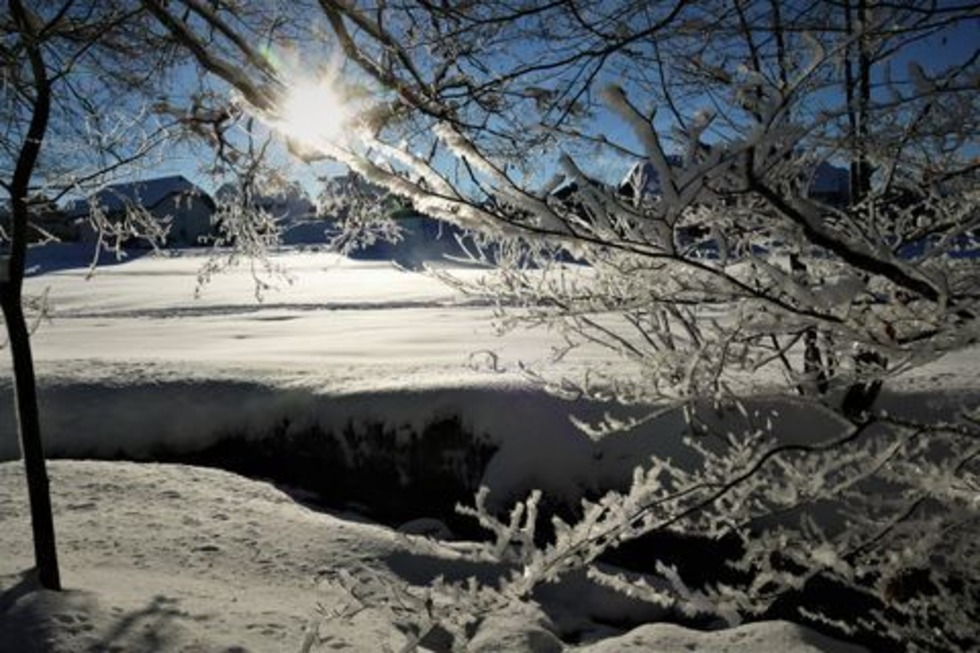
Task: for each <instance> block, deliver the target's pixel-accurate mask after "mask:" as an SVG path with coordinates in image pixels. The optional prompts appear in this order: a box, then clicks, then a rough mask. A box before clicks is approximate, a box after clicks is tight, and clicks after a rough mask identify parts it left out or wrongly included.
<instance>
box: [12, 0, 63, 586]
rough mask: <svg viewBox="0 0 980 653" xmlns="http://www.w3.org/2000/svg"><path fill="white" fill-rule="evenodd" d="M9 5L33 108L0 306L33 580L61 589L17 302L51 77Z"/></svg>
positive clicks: (20, 8)
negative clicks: (30, 534)
mask: <svg viewBox="0 0 980 653" xmlns="http://www.w3.org/2000/svg"><path fill="white" fill-rule="evenodd" d="M8 5H9V7H10V16H11V18H12V19H13V21H14V23H15V25H16V26H17V28H18V30H19V31H20V35H21V41H22V43H23V44H24V50H25V52H26V54H27V58H28V60H29V64H30V68H31V73H32V75H33V81H34V97H33V114H32V115H31V123H30V127H29V128H28V131H27V137H26V138H25V139H24V142H23V144H22V145H21V148H20V153H19V155H18V157H17V164H16V166H15V168H14V174H13V178H12V179H11V181H10V184H9V185H8V186H7V189H8V191H9V193H10V203H11V229H10V255H9V256H8V257H6V260H3V261H2V266H3V267H2V269H0V308H2V310H3V317H4V323H5V324H6V327H7V334H8V337H9V341H10V344H9V346H10V354H11V357H12V359H13V368H14V391H15V396H16V404H17V425H18V430H19V433H20V448H21V455H22V456H23V458H24V472H25V474H26V476H27V491H28V498H29V500H30V505H31V527H32V529H33V533H34V558H35V563H36V566H37V572H38V580H39V581H40V583H41V585H42V586H43V587H46V588H48V589H53V590H60V589H61V574H60V573H59V571H58V555H57V548H56V547H55V538H54V519H53V517H52V515H51V495H50V492H49V488H48V474H47V470H46V468H45V464H44V448H43V446H42V444H41V421H40V411H39V410H38V405H37V385H36V380H35V377H34V360H33V356H32V355H31V341H30V333H29V331H28V329H27V322H26V320H25V319H24V309H23V303H22V298H23V295H22V293H23V286H24V263H25V258H26V256H27V236H28V217H29V213H30V207H29V204H28V201H29V199H28V193H29V191H30V183H31V177H32V176H33V174H34V169H35V166H36V165H37V158H38V155H39V154H40V151H41V144H42V143H43V142H44V136H45V133H46V132H47V128H48V119H49V117H50V114H51V83H50V80H49V79H48V76H47V70H46V68H45V66H44V60H43V57H42V53H41V47H40V44H39V41H38V37H39V34H38V30H37V28H38V21H37V20H36V17H35V16H31V15H29V14H28V11H27V10H26V9H25V8H24V5H23V4H22V2H21V0H10V1H9V3H8Z"/></svg>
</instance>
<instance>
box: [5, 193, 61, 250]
mask: <svg viewBox="0 0 980 653" xmlns="http://www.w3.org/2000/svg"><path fill="white" fill-rule="evenodd" d="M29 210H30V217H29V218H28V220H29V224H30V229H29V230H28V232H27V238H28V242H30V243H38V242H46V241H50V240H52V239H53V240H57V241H62V242H67V241H73V240H78V228H77V227H76V226H75V225H74V224H73V222H72V220H71V218H70V217H69V215H68V214H67V213H65V212H64V211H62V210H61V209H59V208H58V206H57V205H56V204H55V203H54V202H52V201H50V200H47V199H44V198H35V199H33V200H31V201H30V204H29ZM10 227H11V220H10V201H9V200H0V241H2V240H3V239H4V237H7V238H9V237H10Z"/></svg>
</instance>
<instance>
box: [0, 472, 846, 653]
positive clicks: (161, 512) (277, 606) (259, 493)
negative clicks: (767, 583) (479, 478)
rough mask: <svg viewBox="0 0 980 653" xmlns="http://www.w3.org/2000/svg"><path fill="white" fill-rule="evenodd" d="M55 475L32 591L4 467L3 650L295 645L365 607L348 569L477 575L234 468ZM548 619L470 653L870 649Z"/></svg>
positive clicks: (788, 631)
mask: <svg viewBox="0 0 980 653" xmlns="http://www.w3.org/2000/svg"><path fill="white" fill-rule="evenodd" d="M50 473H51V477H52V486H53V487H54V489H55V491H54V509H55V523H56V524H57V527H58V543H59V549H60V553H61V564H62V567H63V580H64V584H65V587H66V588H67V590H66V591H64V592H62V593H57V592H48V591H43V590H39V589H37V587H36V586H35V585H34V583H33V581H32V580H31V579H30V578H28V577H27V576H26V575H25V573H24V572H25V570H27V569H28V568H29V567H30V566H31V564H32V549H31V544H30V539H29V524H28V519H27V506H26V501H25V498H24V495H25V492H24V491H23V474H22V470H21V467H20V465H18V464H14V463H3V464H0V551H3V552H4V555H3V556H0V635H2V636H0V651H2V652H3V653H25V652H31V651H45V652H48V653H77V652H79V651H126V652H128V653H150V652H157V651H197V652H208V653H210V652H212V651H213V652H217V651H240V652H244V651H253V652H264V651H270V652H272V651H276V652H278V651H297V650H299V648H300V645H301V643H302V642H303V640H304V631H305V629H306V628H307V626H308V625H309V624H310V623H311V621H310V620H311V619H312V618H313V617H315V616H318V613H317V611H316V609H315V606H316V605H317V604H319V605H320V606H321V608H322V610H323V612H320V613H319V616H322V615H323V614H324V613H325V614H328V615H329V614H332V613H334V612H340V611H341V610H343V608H344V607H345V606H348V605H350V604H351V603H352V602H355V600H354V599H353V598H352V597H351V596H350V595H349V594H348V593H347V591H346V590H344V589H343V587H342V586H341V584H340V583H339V582H337V579H338V578H339V577H340V576H341V574H342V573H348V574H350V575H351V576H353V577H355V578H358V579H366V580H367V581H368V582H367V584H368V585H370V584H371V583H374V584H375V586H377V587H381V586H382V585H383V584H384V581H385V580H390V581H395V582H405V581H406V580H407V581H408V582H413V583H418V582H420V581H421V582H424V581H426V580H431V579H432V578H433V577H434V576H435V575H436V574H445V575H446V577H447V578H465V577H468V576H471V575H474V574H480V573H481V569H479V568H478V567H476V566H474V564H473V563H467V562H464V561H462V560H461V559H460V556H459V552H458V550H457V549H456V548H455V547H459V546H462V545H452V544H439V543H436V542H434V541H431V540H427V539H424V538H420V537H417V536H407V535H399V534H397V533H394V532H393V531H391V530H389V529H386V528H382V527H379V526H375V525H372V524H367V523H362V522H359V521H358V520H356V519H354V518H347V519H344V518H339V517H334V516H331V515H326V514H322V513H318V512H313V511H311V510H309V509H307V508H304V507H302V506H299V505H297V504H296V503H295V502H293V501H292V500H291V499H290V498H289V497H287V496H286V495H285V494H283V493H282V492H280V491H278V490H276V489H274V488H272V487H271V486H269V485H267V484H265V483H260V482H256V481H250V480H247V479H243V478H241V477H238V476H235V475H233V474H229V473H227V472H222V471H218V470H210V469H201V468H193V467H186V466H180V465H155V464H133V463H124V462H112V463H108V462H83V461H54V462H52V463H51V465H50ZM486 571H488V570H483V572H484V573H486ZM584 598H585V597H581V596H577V597H576V601H577V602H578V603H579V604H581V603H583V602H585V603H587V602H588V601H587V598H586V599H585V600H584V601H583V599H584ZM607 598H608V597H607ZM545 607H547V606H545ZM580 607H582V606H581V605H580ZM547 619H548V617H546V616H544V615H543V614H541V613H539V612H536V611H535V610H532V609H528V610H527V611H515V613H514V614H510V615H498V616H497V617H496V618H494V619H488V620H486V622H485V623H484V624H483V625H482V626H480V629H478V632H477V635H476V637H475V638H474V643H475V644H476V646H474V650H478V651H479V650H482V651H503V650H508V651H519V650H522V649H520V648H515V647H514V646H509V645H508V644H507V642H508V641H510V642H517V641H525V642H532V641H533V642H535V644H534V645H533V646H532V647H531V648H525V649H523V650H527V651H535V652H537V651H561V650H569V651H571V650H576V651H582V652H583V653H588V652H591V653H609V652H612V651H617V652H622V651H652V650H656V651H665V652H668V651H691V650H711V651H727V652H729V653H766V652H772V653H777V652H779V653H782V652H785V651H799V652H808V651H839V652H841V653H847V652H849V651H859V650H860V649H857V648H854V647H851V646H847V645H844V644H840V643H838V642H834V641H832V640H830V639H828V638H825V637H823V636H821V635H817V634H815V633H812V632H810V631H808V630H806V629H804V628H801V627H799V626H795V625H793V624H788V623H785V622H770V623H760V624H751V625H748V626H744V627H741V628H737V629H733V630H728V631H724V632H712V633H699V632H696V631H692V630H687V629H683V628H680V627H677V626H672V625H669V624H657V625H650V626H644V627H641V628H639V629H636V630H634V631H632V632H630V633H627V634H625V635H622V636H617V637H613V638H607V639H605V640H603V641H601V642H597V643H594V644H591V645H583V646H580V647H574V648H563V647H562V645H561V644H560V643H559V641H558V640H557V638H555V637H554V636H553V635H551V634H550V633H549V632H547V631H546V630H545V629H544V628H542V626H541V625H540V623H539V622H541V621H544V622H547ZM317 624H318V632H319V635H320V637H321V639H322V645H323V647H324V648H323V649H318V650H329V649H344V650H351V651H365V652H366V651H383V650H385V649H384V647H385V646H387V647H390V649H391V650H399V649H400V647H401V646H403V645H404V643H405V642H406V641H407V639H406V636H405V635H404V634H402V633H401V632H400V631H399V630H398V629H397V628H396V627H395V626H394V625H392V623H391V620H390V619H389V618H388V615H387V614H386V613H384V612H383V611H381V610H378V609H374V608H367V609H364V610H359V611H357V612H356V614H354V615H353V616H352V617H350V618H349V619H330V618H326V619H317ZM480 642H482V645H481V644H480ZM481 646H482V647H481ZM500 647H503V648H500Z"/></svg>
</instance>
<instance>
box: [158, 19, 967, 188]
mask: <svg viewBox="0 0 980 653" xmlns="http://www.w3.org/2000/svg"><path fill="white" fill-rule="evenodd" d="M957 4H959V3H957ZM978 35H980V16H978V17H975V18H973V19H971V20H964V21H962V22H961V23H960V24H958V25H957V26H955V28H952V29H948V30H945V31H944V32H942V33H941V34H936V35H933V36H931V37H929V38H927V39H925V40H923V41H921V42H920V43H918V44H916V45H914V46H913V47H910V48H908V49H907V51H905V52H903V53H901V54H900V55H899V56H898V57H896V58H895V59H894V61H893V62H892V64H891V68H892V74H893V75H894V76H895V77H897V78H902V77H905V75H906V70H907V68H908V63H909V62H910V61H915V62H917V63H919V64H920V65H921V66H922V67H923V68H924V69H925V70H926V71H927V72H929V73H932V72H936V71H938V70H941V69H943V68H944V67H945V66H947V65H949V63H950V62H954V61H964V60H966V59H967V58H969V57H970V56H971V55H973V54H974V53H975V52H976V51H977V48H980V36H978ZM609 81H615V80H610V79H606V80H605V81H604V82H600V83H608V82H609ZM597 90H598V89H597ZM695 108H697V107H688V109H690V110H693V109H695ZM597 124H598V127H599V129H601V130H602V131H603V132H604V133H605V134H606V135H607V136H608V137H609V138H610V140H612V141H614V142H618V143H621V144H623V145H626V146H628V147H630V148H632V149H634V150H636V149H639V148H638V145H637V142H636V139H635V137H634V135H633V134H632V132H631V131H630V130H629V129H628V127H627V126H626V125H624V124H623V123H622V121H620V120H619V119H618V118H616V117H615V116H614V115H613V114H612V113H611V112H609V111H607V110H605V109H600V111H599V113H598V118H597ZM207 157H208V153H207V152H205V151H192V150H190V149H188V148H186V147H185V148H178V149H177V150H176V151H175V152H173V153H172V154H170V155H168V157H167V159H166V161H165V163H164V165H163V166H162V167H161V168H159V170H158V171H159V174H161V175H164V174H173V173H179V174H183V175H184V176H186V177H188V178H189V179H191V180H193V181H195V182H196V183H198V184H199V185H201V186H202V187H204V188H205V189H206V190H208V191H213V190H214V183H213V182H212V180H210V179H209V178H207V177H206V176H204V175H202V174H201V173H200V171H199V168H200V163H201V162H202V161H206V160H207ZM557 157H558V153H557V152H556V153H555V156H554V157H549V158H551V159H552V160H551V161H547V160H546V161H542V167H543V168H546V169H552V166H554V160H556V159H557ZM271 160H272V161H273V162H278V163H279V164H280V165H282V166H283V167H284V168H286V169H287V170H288V174H289V176H291V177H292V178H295V179H296V180H297V181H299V182H300V183H301V184H303V186H304V187H306V188H307V189H308V190H309V191H310V192H311V193H315V192H316V188H317V187H318V184H317V178H318V177H324V176H333V175H337V174H341V173H343V172H344V168H343V167H342V166H340V165H338V164H330V163H323V162H320V163H316V164H313V165H306V164H303V163H301V162H299V161H296V160H295V159H294V158H293V157H292V156H291V155H290V154H289V153H288V152H286V151H285V148H284V147H281V146H280V147H276V148H274V151H273V154H272V158H271ZM591 163H592V166H591V173H592V174H594V175H596V176H598V177H600V178H602V179H604V180H606V181H612V180H616V179H621V178H622V176H623V175H624V174H625V173H626V171H627V170H628V169H629V167H630V166H631V165H632V161H630V160H628V159H625V158H623V157H620V156H617V155H614V154H612V153H609V154H602V153H599V154H596V155H595V157H594V158H593V159H592V161H591Z"/></svg>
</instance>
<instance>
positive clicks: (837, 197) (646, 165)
mask: <svg viewBox="0 0 980 653" xmlns="http://www.w3.org/2000/svg"><path fill="white" fill-rule="evenodd" d="M667 163H668V165H670V167H672V168H679V167H681V166H682V165H683V161H682V159H681V157H679V156H676V155H668V156H667ZM850 186H851V184H850V172H849V171H848V169H847V168H842V167H840V166H835V165H833V164H832V163H829V162H827V161H821V162H820V163H819V164H817V166H816V167H815V168H814V169H813V176H812V177H811V178H810V179H809V180H808V190H807V197H809V198H810V199H814V200H817V201H819V202H822V203H824V204H828V205H830V206H834V207H842V206H846V205H847V203H848V202H849V201H850V196H851V192H850ZM636 189H640V197H644V198H650V197H659V196H660V175H659V174H658V173H657V170H656V169H655V168H654V167H653V165H652V164H651V163H650V162H649V161H644V162H641V163H637V164H634V165H633V167H632V168H630V171H629V172H628V173H627V174H626V177H625V178H624V179H623V181H622V182H621V183H620V185H619V193H620V195H622V196H623V197H628V198H634V197H636Z"/></svg>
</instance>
